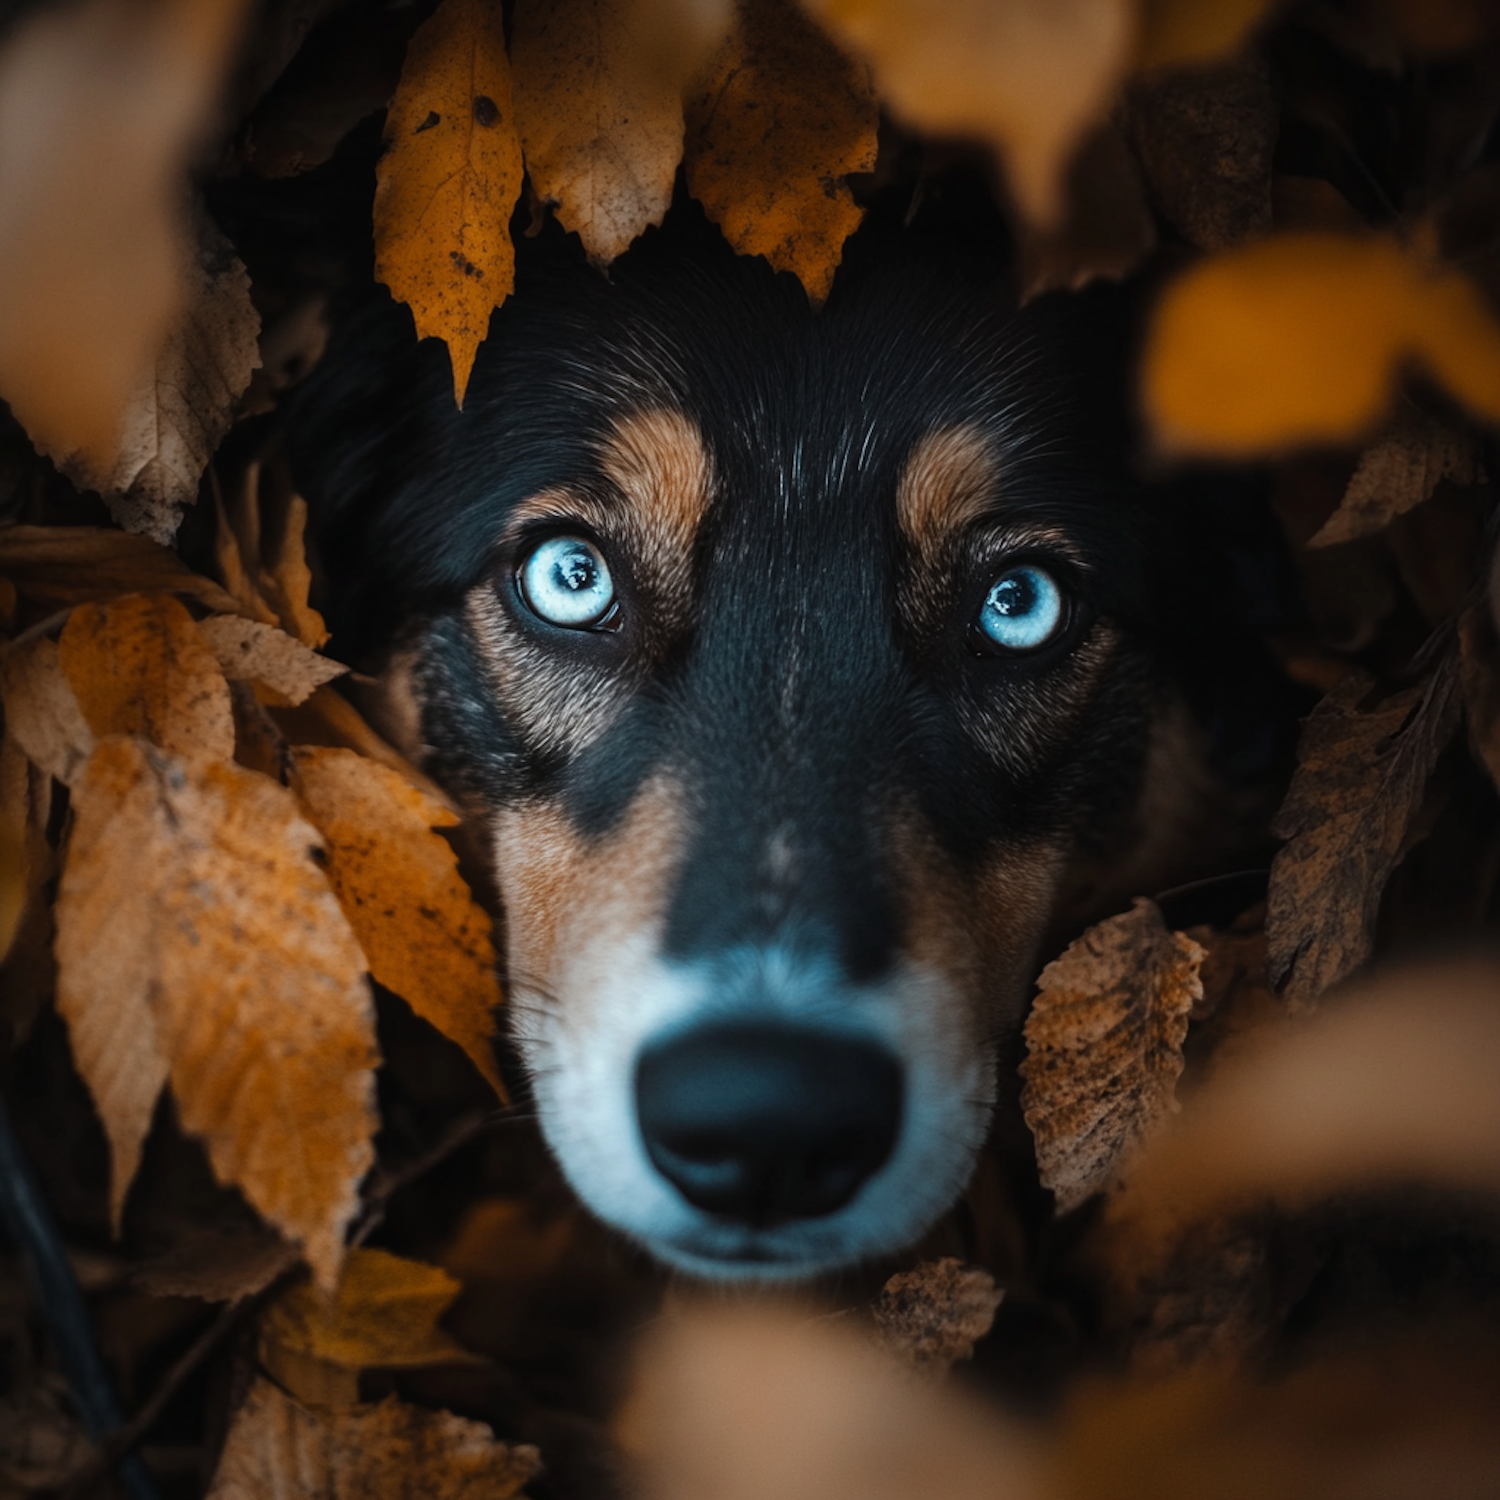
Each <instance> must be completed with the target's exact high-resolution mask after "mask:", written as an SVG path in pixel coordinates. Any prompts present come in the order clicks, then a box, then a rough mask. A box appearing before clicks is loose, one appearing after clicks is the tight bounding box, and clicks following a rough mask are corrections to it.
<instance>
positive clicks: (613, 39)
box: [511, 0, 683, 266]
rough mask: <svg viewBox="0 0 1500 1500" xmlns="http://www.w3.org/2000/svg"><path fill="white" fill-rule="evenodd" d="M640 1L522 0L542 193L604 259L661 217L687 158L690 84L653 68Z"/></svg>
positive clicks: (514, 46)
mask: <svg viewBox="0 0 1500 1500" xmlns="http://www.w3.org/2000/svg"><path fill="white" fill-rule="evenodd" d="M654 19H655V18H654V17H653V16H652V14H651V9H650V6H649V5H643V4H642V0H517V4H516V14H515V25H514V29H513V33H512V38H511V56H512V59H513V61H514V65H515V86H516V122H517V125H518V127H519V129H520V132H521V146H522V149H523V150H524V151H525V154H526V170H527V172H528V173H529V174H530V177H531V181H532V183H533V185H534V186H535V188H536V191H537V193H538V195H539V196H540V197H541V198H542V199H543V200H545V201H546V202H549V203H553V204H555V205H556V207H557V218H558V222H559V223H560V224H561V225H562V226H563V228H564V229H571V230H575V231H576V232H577V234H578V236H579V238H580V239H581V240H582V241H583V248H584V249H585V250H586V251H587V252H588V256H589V259H590V260H591V261H593V262H594V264H595V265H599V266H607V265H608V264H609V263H610V262H611V261H612V260H614V259H615V257H616V256H618V255H621V254H623V253H624V251H625V250H626V249H627V248H628V246H629V245H630V243H631V241H632V240H634V239H635V238H636V237H637V236H638V235H639V234H640V233H641V232H642V231H643V230H644V229H645V228H646V227H647V226H648V225H651V224H660V223H661V221H662V218H663V217H664V216H665V214H666V211H667V207H668V205H669V204H670V203H671V201H672V181H673V178H674V177H675V176H676V173H677V164H678V162H680V161H681V160H682V128H683V127H682V84H683V80H682V79H681V78H677V77H674V76H673V75H672V73H671V72H670V71H669V70H665V69H662V68H660V67H657V66H654V65H653V59H652V58H651V56H650V55H649V54H648V53H647V51H646V49H645V48H644V47H642V45H641V42H640V40H639V39H640V37H641V36H642V35H644V34H649V28H650V26H651V23H652V21H653V20H654Z"/></svg>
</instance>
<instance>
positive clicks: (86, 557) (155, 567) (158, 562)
mask: <svg viewBox="0 0 1500 1500" xmlns="http://www.w3.org/2000/svg"><path fill="white" fill-rule="evenodd" d="M0 574H3V575H4V576H5V577H7V578H10V579H13V580H14V581H15V584H16V586H17V588H19V590H20V591H21V595H22V597H23V598H26V599H32V600H35V601H36V602H38V603H39V604H42V605H43V606H46V607H50V608H53V609H65V608H68V607H69V606H71V605H74V604H82V603H85V602H86V601H88V600H90V599H114V598H116V597H118V596H119V595H120V594H131V593H136V592H140V593H163V594H186V595H188V596H189V597H191V598H194V599H197V600H198V601H199V602H200V603H202V604H205V605H207V606H208V608H210V609H221V610H230V611H233V610H236V609H238V607H239V606H238V604H237V603H236V601H235V600H234V599H233V598H232V597H231V596H230V595H229V594H226V593H225V592H224V590H223V589H221V588H220V587H219V585H218V584H216V583H215V582H214V581H213V579H211V578H205V577H203V575H202V574H201V573H195V572H193V570H192V569H191V568H189V567H188V566H187V565H186V564H185V563H184V562H183V561H182V559H181V558H179V557H178V556H177V554H176V553H175V552H173V551H171V550H170V549H169V548H167V547H163V546H162V545H161V544H160V543H158V542H153V541H152V540H151V539H150V538H149V537H144V536H132V535H131V534H130V533H129V532H126V531H107V530H105V529H103V528H102V527H97V526H6V527H0Z"/></svg>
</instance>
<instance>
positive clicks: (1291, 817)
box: [1266, 656, 1460, 1009]
mask: <svg viewBox="0 0 1500 1500" xmlns="http://www.w3.org/2000/svg"><path fill="white" fill-rule="evenodd" d="M1373 686H1374V680H1373V679H1372V678H1371V677H1369V676H1368V675H1367V674H1366V673H1363V672H1359V673H1356V674H1354V675H1353V676H1351V677H1349V678H1347V679H1346V680H1345V681H1343V682H1341V683H1340V684H1339V685H1338V686H1337V687H1336V688H1334V690H1333V691H1332V692H1331V693H1329V694H1328V696H1327V697H1326V698H1324V699H1323V701H1322V702H1321V703H1320V704H1319V705H1318V706H1317V708H1316V709H1314V710H1313V712H1312V714H1311V715H1310V716H1309V717H1308V719H1307V722H1306V723H1305V725H1304V726H1303V730H1302V738H1301V740H1300V742H1299V743H1298V746H1297V761H1298V765H1297V774H1296V775H1295V776H1294V777H1293V778H1292V785H1291V789H1290V790H1289V791H1288V792H1287V796H1286V801H1285V802H1284V803H1283V804H1282V806H1281V811H1280V812H1278V813H1277V814H1276V821H1275V823H1274V824H1273V825H1272V832H1273V833H1275V835H1276V836H1277V837H1278V838H1281V839H1286V840H1287V841H1288V842H1287V844H1286V846H1285V847H1284V848H1283V849H1282V850H1281V852H1280V853H1279V854H1277V856H1276V859H1275V862H1274V863H1273V864H1272V866H1271V889H1270V894H1269V897H1268V898H1267V908H1266V940H1267V944H1268V954H1269V962H1270V969H1271V979H1272V982H1273V983H1275V984H1276V986H1277V987H1278V988H1279V989H1281V990H1282V992H1283V993H1284V995H1285V997H1286V1000H1287V1002H1288V1003H1289V1004H1290V1005H1291V1006H1292V1007H1293V1008H1294V1009H1296V1008H1304V1007H1307V1006H1310V1005H1311V1004H1312V1003H1313V1002H1314V1001H1316V1000H1317V998H1318V996H1319V995H1321V994H1322V993H1323V991H1324V990H1326V989H1327V988H1328V987H1329V986H1330V985H1334V984H1337V983H1338V982H1339V980H1341V979H1343V978H1345V977H1346V976H1347V975H1349V974H1352V973H1353V972H1354V970H1355V969H1357V968H1359V966H1360V965H1361V964H1363V963H1364V962H1365V960H1366V959H1367V958H1369V956H1370V953H1371V950H1372V948H1373V946H1374V940H1375V919H1376V917H1377V915H1378V914H1379V911H1380V897H1381V894H1382V893H1383V892H1384V890H1385V884H1386V881H1387V880H1388V879H1389V878H1390V875H1391V871H1392V870H1394V869H1395V868H1396V865H1397V863H1398V862H1399V861H1400V859H1401V856H1402V855H1403V854H1405V852H1406V847H1407V839H1408V838H1409V836H1410V834H1411V831H1412V828H1413V825H1414V823H1415V821H1416V818H1417V814H1418V813H1419V812H1420V810H1421V807H1422V800H1423V796H1424V794H1425V793H1426V790H1427V779H1428V777H1429V776H1430V775H1431V774H1432V768H1433V766H1434V765H1435V764H1436V763H1437V758H1438V756H1439V755H1441V754H1442V752H1443V750H1444V749H1445V748H1446V746H1447V744H1448V742H1449V740H1451V739H1452V737H1453V731H1454V730H1455V729H1456V728H1457V727H1458V717H1459V711H1460V709H1459V703H1460V700H1459V693H1458V671H1457V667H1456V664H1455V662H1454V660H1453V658H1452V656H1448V657H1445V658H1444V659H1443V661H1442V662H1441V663H1440V664H1439V666H1438V667H1437V669H1436V671H1434V672H1433V674H1432V675H1431V676H1430V677H1429V678H1428V679H1427V680H1426V681H1425V682H1423V683H1419V684H1418V685H1417V686H1416V687H1412V688H1408V689H1406V690H1405V691H1403V692H1400V693H1395V694H1393V695H1392V696H1391V697H1389V698H1387V699H1386V700H1385V701H1384V702H1383V703H1381V704H1379V705H1378V706H1377V707H1375V708H1372V709H1371V710H1369V712H1367V713H1361V712H1360V704H1361V703H1362V702H1363V701H1364V700H1365V699H1366V698H1367V697H1369V695H1370V691H1371V689H1372V688H1373Z"/></svg>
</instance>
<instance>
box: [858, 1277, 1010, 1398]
mask: <svg viewBox="0 0 1500 1500" xmlns="http://www.w3.org/2000/svg"><path fill="white" fill-rule="evenodd" d="M1004 1296H1005V1293H1004V1292H1003V1291H1001V1290H1000V1288H999V1287H997V1286H996V1285H995V1282H994V1278H993V1277H991V1276H990V1274H989V1272H988V1271H983V1270H980V1269H979V1267H978V1266H966V1265H964V1263H963V1262H962V1261H959V1260H954V1259H953V1258H952V1257H951V1256H945V1257H944V1258H943V1259H942V1260H929V1261H924V1262H923V1263H922V1264H921V1265H919V1266H917V1267H915V1268H914V1269H913V1270H910V1271H901V1272H898V1273H897V1274H896V1275H895V1276H892V1277H891V1279H890V1280H889V1281H887V1282H886V1284H885V1285H884V1286H883V1287H882V1288H881V1291H880V1295H879V1296H878V1297H877V1298H876V1299H875V1301H874V1302H873V1303H872V1304H871V1306H870V1315H871V1316H872V1317H873V1318H874V1320H875V1326H876V1327H877V1328H878V1329H879V1330H880V1342H881V1344H882V1346H883V1347H884V1348H885V1350H886V1352H887V1353H888V1354H891V1355H893V1356H894V1357H895V1358H896V1359H897V1360H899V1361H900V1362H901V1363H902V1364H904V1365H908V1366H910V1367H911V1368H912V1369H914V1370H920V1371H922V1372H923V1373H924V1374H928V1375H943V1374H946V1373H947V1371H948V1369H949V1367H950V1366H951V1365H953V1364H954V1363H955V1362H956V1361H958V1360H960V1359H968V1358H969V1357H970V1356H971V1355H972V1354H973V1353H974V1345H975V1343H976V1342H977V1341H978V1340H980V1339H982V1338H983V1337H984V1336H985V1334H987V1333H988V1332H989V1331H990V1327H991V1325H992V1324H993V1323H994V1321H995V1310H996V1309H997V1308H998V1307H999V1306H1000V1302H1001V1299H1002V1298H1003V1297H1004Z"/></svg>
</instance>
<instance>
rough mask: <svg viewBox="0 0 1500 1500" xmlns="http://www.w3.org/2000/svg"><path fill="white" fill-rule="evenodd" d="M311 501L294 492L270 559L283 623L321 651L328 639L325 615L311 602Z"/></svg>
mask: <svg viewBox="0 0 1500 1500" xmlns="http://www.w3.org/2000/svg"><path fill="white" fill-rule="evenodd" d="M306 536H307V501H306V500H304V499H303V498H302V496H301V495H297V494H292V493H290V492H288V493H287V495H286V496H285V503H284V505H283V507H282V515H281V536H280V538H279V540H278V542H277V544H276V546H275V548H274V549H273V551H272V552H271V555H270V556H269V557H268V558H267V559H266V567H267V569H268V570H269V572H270V575H271V583H272V594H271V598H272V601H273V603H274V604H275V606H276V612H277V614H278V615H280V617H281V626H282V629H283V630H285V631H286V632H287V633H288V634H289V635H294V636H296V638H297V639H298V640H299V641H301V642H302V644H303V645H304V646H311V647H312V649H313V650H314V651H317V650H321V649H322V647H323V646H324V645H326V644H327V642H328V630H327V627H326V626H325V625H324V624H323V616H322V615H320V614H319V613H318V611H317V610H315V609H314V608H313V607H312V606H311V605H310V604H309V603H308V602H307V600H308V595H309V594H310V593H311V591H312V569H311V568H309V567H308V565H307V545H306Z"/></svg>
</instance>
